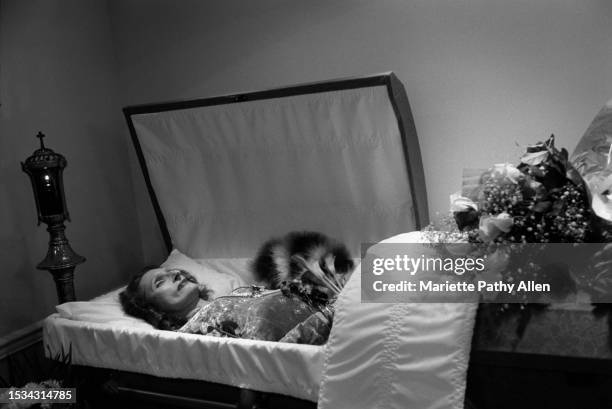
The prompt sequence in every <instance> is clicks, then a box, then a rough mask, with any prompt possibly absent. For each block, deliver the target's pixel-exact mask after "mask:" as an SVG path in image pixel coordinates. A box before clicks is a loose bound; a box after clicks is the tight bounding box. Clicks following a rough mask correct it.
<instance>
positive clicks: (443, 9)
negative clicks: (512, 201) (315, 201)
mask: <svg viewBox="0 0 612 409" xmlns="http://www.w3.org/2000/svg"><path fill="white" fill-rule="evenodd" d="M110 5H111V16H112V22H113V26H114V29H113V33H114V35H115V44H116V47H117V56H118V61H119V68H120V73H119V74H120V81H121V85H122V94H121V99H122V102H123V103H124V104H125V105H128V104H140V103H148V102H159V101H167V100H175V99H189V98H196V97H206V96H213V95H217V94H226V93H233V92H242V91H248V90H260V89H265V88H269V87H276V86H281V85H288V84H294V83H300V82H307V81H317V80H324V79H330V78H337V77H345V76H352V75H361V74H366V73H376V72H382V71H394V72H395V73H396V74H397V75H398V77H399V78H400V79H401V80H402V81H403V83H404V84H405V87H406V90H407V93H408V97H409V99H410V102H411V105H412V111H413V114H414V118H415V122H416V127H417V131H418V133H419V138H420V144H421V150H422V154H423V160H424V166H425V174H426V178H427V189H428V196H429V203H430V210H431V211H430V214H431V216H432V217H436V216H437V213H438V212H441V213H446V212H447V211H448V196H449V194H451V193H452V192H454V191H457V190H459V188H460V183H461V174H462V170H463V168H465V167H476V168H482V167H488V166H490V165H492V164H493V163H496V162H504V161H510V162H516V161H517V160H518V158H519V156H520V153H521V152H522V149H523V147H521V146H519V145H525V144H528V143H533V142H536V141H539V140H543V139H545V138H547V137H548V136H549V135H550V134H551V133H554V134H555V135H556V136H557V140H558V145H560V146H565V147H567V148H568V149H569V150H570V152H571V150H572V149H573V148H574V147H575V145H576V143H577V142H578V139H579V137H580V136H581V135H582V133H583V132H584V131H585V130H586V127H587V126H588V124H589V122H590V121H591V119H592V118H593V117H594V115H595V114H596V113H597V111H598V110H599V108H600V107H601V106H602V104H603V103H604V102H605V101H606V100H608V99H609V98H610V97H612V2H610V1H608V0H539V1H533V0H515V1H507V0H470V1H468V0H455V1H440V0H427V1H426V0H377V1H371V0H334V1H329V0H312V1H306V2H299V1H289V0H259V1H254V2H245V1H240V0H226V1H215V2H213V1H200V0H183V1H180V2H176V1H160V0H152V1H151V0H147V1H143V0H111V1H110ZM135 176H136V177H137V180H136V188H137V194H138V197H139V203H140V204H139V208H140V209H141V210H142V212H143V213H142V218H141V224H142V228H143V233H144V237H145V238H146V240H145V242H144V248H145V257H147V258H148V259H151V258H155V255H156V254H158V253H159V252H160V251H163V247H162V246H161V244H160V242H159V237H160V236H159V234H158V232H157V225H156V224H155V222H154V221H153V220H154V218H153V215H152V213H151V210H150V205H148V203H147V198H146V193H144V192H145V191H144V185H143V184H142V182H141V181H140V179H141V177H140V175H139V174H137V173H135ZM245 205H246V204H245ZM147 206H148V208H147ZM145 211H146V212H145ZM147 212H148V213H147ZM147 251H149V254H148V255H147Z"/></svg>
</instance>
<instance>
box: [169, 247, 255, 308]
mask: <svg viewBox="0 0 612 409" xmlns="http://www.w3.org/2000/svg"><path fill="white" fill-rule="evenodd" d="M236 260H237V262H236V263H234V264H235V265H237V266H238V268H244V269H247V266H248V262H247V259H236ZM229 261H231V260H229ZM215 264H219V263H211V260H206V259H202V260H194V259H192V258H190V257H188V256H186V255H185V254H183V253H181V252H180V251H178V250H177V249H174V250H172V252H171V253H170V255H169V256H168V258H167V259H166V261H164V262H163V263H162V265H161V266H162V267H167V268H178V269H181V270H185V271H187V272H188V273H191V274H192V275H193V276H195V278H196V279H197V280H198V282H199V283H201V284H204V285H206V286H207V287H208V288H209V289H211V290H212V291H213V293H212V297H213V298H217V297H221V296H223V295H228V294H229V293H231V292H232V290H233V289H234V288H236V287H241V286H244V285H248V284H249V283H247V282H246V280H244V279H243V278H242V275H241V274H238V273H237V272H236V271H233V270H232V269H231V268H229V267H228V266H227V265H226V266H224V268H215V267H217V266H216V265H215ZM225 264H227V262H226V263H225ZM230 264H231V263H230ZM243 266H244V267H243Z"/></svg>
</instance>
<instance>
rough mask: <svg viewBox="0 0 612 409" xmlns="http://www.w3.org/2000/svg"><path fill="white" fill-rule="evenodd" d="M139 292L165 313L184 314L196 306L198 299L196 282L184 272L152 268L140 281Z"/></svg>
mask: <svg viewBox="0 0 612 409" xmlns="http://www.w3.org/2000/svg"><path fill="white" fill-rule="evenodd" d="M138 288H139V291H140V292H141V294H142V295H143V296H144V299H145V300H146V301H147V302H150V303H151V304H153V305H154V306H155V307H157V308H158V309H159V310H161V311H163V312H165V313H170V314H171V313H178V314H181V313H185V312H188V311H187V310H189V309H191V308H193V307H194V306H195V305H197V303H198V300H199V298H200V293H199V289H198V282H197V280H196V279H195V277H193V276H192V275H191V274H189V273H187V272H186V271H184V270H179V269H169V268H164V267H160V268H154V269H152V270H149V271H147V272H146V273H145V274H144V275H143V276H142V278H141V279H140V284H139V285H138Z"/></svg>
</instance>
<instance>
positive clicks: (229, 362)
mask: <svg viewBox="0 0 612 409" xmlns="http://www.w3.org/2000/svg"><path fill="white" fill-rule="evenodd" d="M105 298H106V301H107V302H104V301H105V300H104V299H102V300H100V299H98V300H96V301H94V302H90V303H78V304H77V305H72V307H73V308H74V307H76V308H80V309H81V310H82V311H84V312H85V313H92V310H93V309H96V310H97V311H96V312H95V314H96V321H97V322H91V321H78V320H75V319H70V318H66V316H68V317H69V316H70V313H69V312H67V311H66V310H64V311H63V312H62V313H61V314H60V313H57V314H53V315H51V316H50V317H48V318H47V319H46V320H45V321H44V324H43V340H44V344H45V351H46V354H47V356H48V357H54V356H56V355H58V354H59V353H61V352H62V351H64V352H67V351H68V350H69V349H71V351H72V361H71V362H72V363H73V364H75V365H86V366H93V367H98V368H108V369H115V370H123V371H130V372H137V373H143V374H149V375H155V376H159V377H164V378H180V379H197V380H203V381H209V382H215V383H221V384H225V385H232V386H236V387H239V388H247V389H253V390H258V391H263V392H270V393H279V394H282V395H289V396H293V397H296V398H301V399H306V400H310V401H315V402H316V401H317V397H318V393H319V383H320V378H321V373H322V370H323V351H322V347H319V346H313V345H298V344H289V343H281V342H267V341H254V340H247V339H231V338H216V337H210V336H205V335H195V334H182V333H176V332H172V331H160V330H156V329H154V328H153V327H151V326H150V325H148V324H146V323H144V322H142V321H139V320H136V319H132V318H130V317H127V316H124V318H123V319H120V320H117V319H115V320H114V321H111V322H101V321H103V320H102V319H101V318H102V316H103V315H104V312H103V309H104V308H107V309H108V310H109V314H111V315H115V316H116V310H117V308H118V306H117V305H113V303H110V302H108V298H109V297H105ZM60 307H61V306H60ZM111 310H112V311H111ZM62 315H64V317H62Z"/></svg>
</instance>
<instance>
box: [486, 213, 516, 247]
mask: <svg viewBox="0 0 612 409" xmlns="http://www.w3.org/2000/svg"><path fill="white" fill-rule="evenodd" d="M512 226H514V219H512V216H510V215H509V214H508V213H506V212H504V213H500V214H498V215H496V216H489V215H484V216H481V217H480V224H479V226H478V233H479V235H480V238H481V239H482V240H483V241H484V242H490V241H493V240H495V239H496V238H497V237H499V236H500V235H501V234H502V233H508V232H510V230H512Z"/></svg>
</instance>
